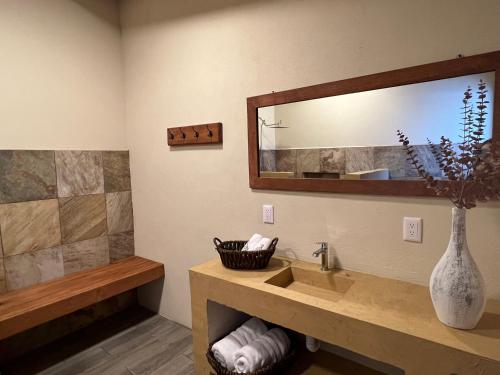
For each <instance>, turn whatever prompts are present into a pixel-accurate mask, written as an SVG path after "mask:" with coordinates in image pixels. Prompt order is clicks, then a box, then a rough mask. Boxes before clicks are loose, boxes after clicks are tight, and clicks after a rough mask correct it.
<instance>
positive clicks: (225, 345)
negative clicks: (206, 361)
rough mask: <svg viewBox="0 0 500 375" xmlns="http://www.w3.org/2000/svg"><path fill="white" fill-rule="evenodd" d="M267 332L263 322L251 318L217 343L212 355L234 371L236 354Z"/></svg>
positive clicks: (213, 347)
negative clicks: (234, 356)
mask: <svg viewBox="0 0 500 375" xmlns="http://www.w3.org/2000/svg"><path fill="white" fill-rule="evenodd" d="M266 331H267V327H266V325H265V324H264V322H263V321H262V320H260V319H258V318H251V319H249V320H247V321H246V322H245V323H244V324H243V325H242V326H241V327H239V328H238V329H236V330H235V331H233V332H231V333H230V334H229V335H227V336H226V337H224V338H223V339H222V340H219V341H217V342H216V343H215V344H214V345H213V346H212V353H213V354H214V357H215V359H216V360H217V362H219V363H220V364H221V365H222V366H224V367H226V368H227V369H229V370H231V371H232V370H233V369H234V360H233V355H234V353H235V352H236V351H237V350H238V349H241V348H242V347H243V346H245V345H247V344H249V343H250V342H252V341H253V340H255V339H256V338H257V337H259V336H262V335H263V334H264V333H266Z"/></svg>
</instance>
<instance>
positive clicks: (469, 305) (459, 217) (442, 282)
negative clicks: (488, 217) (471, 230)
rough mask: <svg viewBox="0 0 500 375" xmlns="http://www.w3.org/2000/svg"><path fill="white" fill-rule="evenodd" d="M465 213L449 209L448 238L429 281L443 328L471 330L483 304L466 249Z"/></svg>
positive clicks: (480, 284) (479, 278) (478, 277)
mask: <svg viewBox="0 0 500 375" xmlns="http://www.w3.org/2000/svg"><path fill="white" fill-rule="evenodd" d="M465 216H466V210H465V209H460V208H453V211H452V225H451V237H450V242H449V244H448V248H447V249H446V252H445V253H444V255H443V256H442V257H441V259H440V260H439V262H438V264H436V267H435V268H434V271H433V272H432V275H431V280H430V292H431V297H432V303H433V304H434V309H435V310H436V314H437V316H438V318H439V320H440V321H441V322H442V323H444V324H446V325H447V326H450V327H453V328H459V329H473V328H474V327H476V325H477V323H478V322H479V319H481V316H482V315H483V312H484V307H485V304H486V298H485V287H484V280H483V277H482V276H481V273H480V272H479V269H478V267H477V265H476V262H474V259H473V258H472V256H471V254H470V252H469V247H468V246H467V237H466V228H465Z"/></svg>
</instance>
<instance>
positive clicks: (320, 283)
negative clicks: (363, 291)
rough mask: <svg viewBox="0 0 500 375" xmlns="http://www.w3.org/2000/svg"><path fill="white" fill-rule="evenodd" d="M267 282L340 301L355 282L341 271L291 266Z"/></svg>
mask: <svg viewBox="0 0 500 375" xmlns="http://www.w3.org/2000/svg"><path fill="white" fill-rule="evenodd" d="M266 283H267V284H271V285H274V286H278V287H281V288H286V289H288V290H294V291H296V292H299V293H303V294H307V295H310V296H313V297H317V298H322V299H325V300H328V301H338V300H339V299H341V298H342V297H343V296H344V294H345V293H346V292H347V291H348V290H349V288H350V287H351V286H352V284H354V280H353V279H351V278H350V277H349V276H348V275H346V274H342V273H341V272H339V271H328V272H322V271H320V270H318V271H314V270H309V269H304V268H299V267H289V268H287V269H285V270H283V271H281V272H280V273H279V274H277V275H276V276H273V277H272V278H270V279H268V280H266Z"/></svg>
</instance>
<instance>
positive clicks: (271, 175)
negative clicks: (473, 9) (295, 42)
mask: <svg viewBox="0 0 500 375" xmlns="http://www.w3.org/2000/svg"><path fill="white" fill-rule="evenodd" d="M499 56H500V54H499V53H498V52H494V53H489V54H483V55H477V56H472V57H467V58H459V59H455V60H450V61H445V62H438V63H434V64H427V65H423V66H418V67H412V68H406V69H401V70H397V71H393V72H385V73H380V74H376V75H371V76H365V77H359V78H353V79H349V80H344V81H338V82H332V83H327V84H323V85H318V86H311V87H306V88H302V89H295V90H289V91H285V92H281V93H273V94H267V95H262V96H258V97H253V98H249V99H248V111H249V112H248V118H249V123H248V130H249V161H250V185H251V187H252V188H264V189H265V188H267V189H284V190H305V191H331V192H345V193H366V194H391V195H430V194H432V192H430V191H429V190H427V189H425V185H424V183H423V181H422V180H421V179H420V177H419V176H418V174H417V172H416V171H415V169H414V168H413V166H412V165H411V164H410V163H409V162H408V161H407V155H406V153H405V151H404V149H403V147H402V145H401V144H400V143H398V136H397V133H396V132H397V130H398V129H401V130H403V131H404V132H405V134H406V135H407V136H408V137H409V138H410V140H411V143H412V144H413V145H414V146H415V147H416V149H417V152H418V155H419V159H420V160H421V161H422V163H423V164H424V167H425V168H426V170H427V171H429V172H430V173H431V174H432V175H433V176H434V177H435V178H439V179H445V176H444V175H443V173H442V172H441V170H440V168H439V166H438V163H437V162H436V161H435V159H434V157H433V155H432V153H431V146H430V145H429V144H428V139H429V140H430V141H431V142H432V143H433V144H438V143H439V140H440V137H441V136H445V137H447V138H450V139H451V140H452V141H453V142H454V143H455V144H456V145H457V147H458V144H459V143H460V142H461V138H460V132H459V130H460V123H461V122H463V120H462V114H461V112H462V110H461V108H462V107H463V103H462V99H463V94H464V91H465V90H466V89H467V87H471V88H472V89H473V92H474V94H475V92H476V91H477V90H476V89H477V85H478V83H479V82H480V81H482V82H484V83H485V84H486V87H487V90H488V92H487V98H486V100H488V101H489V104H488V114H487V116H486V122H485V138H487V139H491V138H495V139H498V129H497V128H498V127H495V122H496V121H498V108H497V107H498V106H496V105H495V91H496V90H495V89H496V88H498V87H499V86H500V85H499V82H497V80H496V79H495V78H496V70H497V68H498V66H499V61H500V58H499ZM474 98H475V96H474ZM474 100H475V99H474Z"/></svg>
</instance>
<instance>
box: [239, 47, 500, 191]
mask: <svg viewBox="0 0 500 375" xmlns="http://www.w3.org/2000/svg"><path fill="white" fill-rule="evenodd" d="M499 71H500V51H496V52H490V53H485V54H481V55H474V56H470V57H460V58H456V59H453V60H446V61H440V62H436V63H431V64H425V65H419V66H414V67H410V68H403V69H398V70H392V71H388V72H383V73H377V74H371V75H367V76H362V77H356V78H349V79H344V80H340V81H335V82H329V83H323V84H320V85H314V86H308V87H303V88H298V89H293V90H286V91H281V92H273V93H272V94H265V95H259V96H254V97H251V98H247V115H248V168H249V173H250V187H251V188H252V189H267V190H289V191H313V192H330V193H345V194H370V195H393V196H435V193H434V192H433V191H432V190H430V189H427V188H426V185H425V182H424V181H415V180H408V181H407V180H335V179H331V180H329V179H319V178H317V179H314V178H311V179H303V178H289V179H284V178H283V179H282V178H269V177H265V178H263V177H260V175H259V170H260V166H259V139H258V137H259V134H258V133H259V132H258V124H257V110H258V109H259V108H260V107H268V106H274V105H279V104H286V103H294V102H300V101H304V100H311V99H319V98H324V97H328V96H336V95H344V94H351V93H355V92H362V91H369V90H377V89H383V88H389V87H395V86H402V85H409V84H414V83H422V82H429V81H435V80H440V79H446V78H454V77H460V76H465V75H471V74H479V73H485V72H495V90H494V92H495V94H496V95H497V99H496V100H494V103H493V109H491V107H490V108H489V110H490V111H491V110H492V111H493V136H492V138H493V140H495V141H500V104H499V103H500V75H499ZM464 89H465V88H464ZM457 100H460V98H457ZM394 139H397V137H396V133H394Z"/></svg>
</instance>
